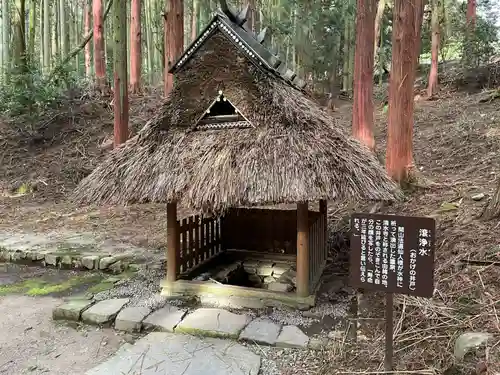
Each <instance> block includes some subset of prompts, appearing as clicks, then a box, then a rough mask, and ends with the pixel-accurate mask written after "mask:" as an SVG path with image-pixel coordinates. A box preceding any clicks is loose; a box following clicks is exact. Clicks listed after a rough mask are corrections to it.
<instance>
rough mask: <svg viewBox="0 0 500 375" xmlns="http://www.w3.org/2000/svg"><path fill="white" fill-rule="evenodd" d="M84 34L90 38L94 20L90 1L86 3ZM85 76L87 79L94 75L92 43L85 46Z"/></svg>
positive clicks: (87, 0) (84, 9)
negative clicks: (91, 52) (92, 19)
mask: <svg viewBox="0 0 500 375" xmlns="http://www.w3.org/2000/svg"><path fill="white" fill-rule="evenodd" d="M83 13H84V14H83V17H84V20H83V33H84V34H85V36H88V35H89V34H90V27H91V23H92V21H91V18H92V13H91V10H90V0H86V1H85V5H84V8H83ZM84 55H85V75H86V76H87V77H90V76H91V74H92V59H91V58H92V56H91V54H90V43H87V44H85V53H84Z"/></svg>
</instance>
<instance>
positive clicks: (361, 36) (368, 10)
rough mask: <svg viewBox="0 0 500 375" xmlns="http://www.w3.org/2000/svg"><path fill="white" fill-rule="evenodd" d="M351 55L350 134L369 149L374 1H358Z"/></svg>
mask: <svg viewBox="0 0 500 375" xmlns="http://www.w3.org/2000/svg"><path fill="white" fill-rule="evenodd" d="M357 7H358V9H357V15H356V18H357V19H356V51H355V58H354V103H353V109H352V133H353V136H354V137H355V138H357V139H359V140H360V141H361V142H362V143H364V144H365V145H366V146H368V147H369V148H370V149H371V150H373V149H374V148H375V140H374V138H373V48H374V43H373V41H374V38H375V35H374V31H375V13H376V9H377V1H376V0H358V1H357Z"/></svg>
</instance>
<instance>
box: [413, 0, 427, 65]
mask: <svg viewBox="0 0 500 375" xmlns="http://www.w3.org/2000/svg"><path fill="white" fill-rule="evenodd" d="M426 3H427V0H413V1H412V2H411V4H412V6H413V7H414V8H415V35H416V38H417V40H416V45H415V52H416V53H415V69H416V67H417V66H418V63H419V60H420V52H421V48H422V41H421V35H422V22H423V19H424V9H425V4H426Z"/></svg>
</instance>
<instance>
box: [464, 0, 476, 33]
mask: <svg viewBox="0 0 500 375" xmlns="http://www.w3.org/2000/svg"><path fill="white" fill-rule="evenodd" d="M476 7H477V6H476V0H467V13H466V15H465V18H466V21H467V26H468V27H467V28H468V29H469V31H473V30H474V28H475V27H476Z"/></svg>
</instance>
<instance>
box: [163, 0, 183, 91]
mask: <svg viewBox="0 0 500 375" xmlns="http://www.w3.org/2000/svg"><path fill="white" fill-rule="evenodd" d="M166 1H167V3H166V11H165V15H164V19H165V37H164V43H165V71H164V80H165V88H164V94H165V96H168V95H169V94H170V92H171V91H172V89H173V87H174V75H173V74H170V73H169V72H168V71H169V70H170V68H171V67H172V66H173V65H174V64H175V62H176V61H177V59H178V58H179V57H180V56H181V55H182V51H183V48H184V3H183V0H166Z"/></svg>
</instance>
